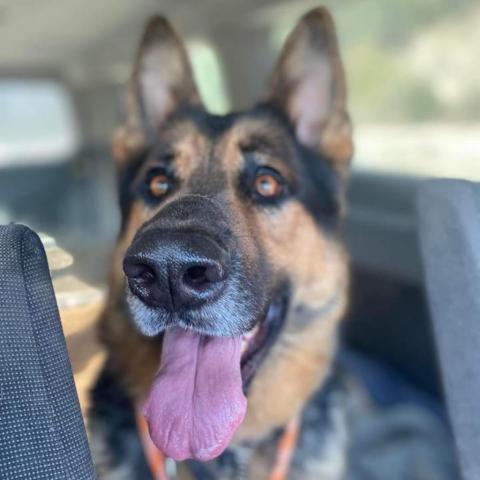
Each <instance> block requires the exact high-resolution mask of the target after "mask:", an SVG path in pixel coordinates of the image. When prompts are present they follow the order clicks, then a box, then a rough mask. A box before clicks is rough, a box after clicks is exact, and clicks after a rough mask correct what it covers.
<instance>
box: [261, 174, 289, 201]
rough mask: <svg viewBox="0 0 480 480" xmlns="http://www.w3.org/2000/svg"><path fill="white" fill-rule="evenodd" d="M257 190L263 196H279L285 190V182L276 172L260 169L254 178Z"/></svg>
mask: <svg viewBox="0 0 480 480" xmlns="http://www.w3.org/2000/svg"><path fill="white" fill-rule="evenodd" d="M253 186H254V189H255V192H256V193H257V194H258V195H260V196H261V197H263V198H275V197H279V196H280V195H281V194H282V193H283V190H284V187H283V183H282V182H281V181H280V179H279V178H278V175H277V174H276V172H275V173H274V172H273V171H270V170H269V169H268V170H267V169H260V170H259V171H258V172H257V175H256V177H255V180H254V184H253Z"/></svg>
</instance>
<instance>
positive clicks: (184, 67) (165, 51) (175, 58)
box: [127, 17, 200, 132]
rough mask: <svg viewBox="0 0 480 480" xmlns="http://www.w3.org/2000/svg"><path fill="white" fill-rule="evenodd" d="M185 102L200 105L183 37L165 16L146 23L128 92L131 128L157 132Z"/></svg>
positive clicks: (128, 113) (129, 124) (129, 123)
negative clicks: (181, 38)
mask: <svg viewBox="0 0 480 480" xmlns="http://www.w3.org/2000/svg"><path fill="white" fill-rule="evenodd" d="M183 103H200V99H199V95H198V91H197V87H196V86H195V81H194V78H193V73H192V67H191V65H190V61H189V59H188V55H187V51H186V49H185V47H184V45H183V43H182V41H181V40H180V37H179V36H178V34H177V33H176V32H175V30H174V29H173V28H172V27H171V25H170V24H169V23H168V21H167V20H166V19H165V18H163V17H153V18H152V19H150V21H149V22H148V23H147V26H146V28H145V31H144V33H143V37H142V40H141V42H140V47H139V49H138V52H137V56H136V60H135V64H134V68H133V74H132V77H131V79H130V84H129V92H128V104H127V108H128V112H127V115H128V122H127V123H128V126H130V127H138V126H141V127H143V128H144V129H146V130H147V132H149V131H150V132H155V131H156V130H157V129H158V128H159V127H161V126H162V124H163V123H164V122H165V120H166V119H167V118H168V116H169V115H170V114H171V113H172V112H174V111H175V110H176V109H177V108H178V107H179V106H180V105H181V104H183Z"/></svg>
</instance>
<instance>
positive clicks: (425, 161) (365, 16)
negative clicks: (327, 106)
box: [272, 0, 480, 180]
mask: <svg viewBox="0 0 480 480" xmlns="http://www.w3.org/2000/svg"><path fill="white" fill-rule="evenodd" d="M327 4H329V6H330V7H331V8H332V10H333V13H334V16H335V20H336V23H337V27H338V30H339V35H340V41H341V48H342V54H343V59H344V63H345V69H346V73H347V77H348V84H349V103H350V108H351V113H352V116H353V120H354V127H355V147H356V155H355V163H354V166H355V168H357V169H371V170H376V171H385V172H390V173H401V174H412V175H426V176H449V177H458V178H468V179H474V180H480V69H479V68H478V59H479V58H480V28H479V25H480V3H479V2H478V1H475V0H458V1H451V0H425V1H418V0H384V1H382V2H378V1H377V0H364V1H362V2H353V1H349V2H341V4H340V2H333V1H332V2H327ZM289 28H291V24H290V22H289V21H285V22H284V24H281V25H278V27H277V29H276V30H275V31H274V32H272V33H273V35H272V39H273V41H274V42H275V45H276V48H279V46H280V42H281V41H283V38H284V36H285V35H286V33H287V31H288V29H289Z"/></svg>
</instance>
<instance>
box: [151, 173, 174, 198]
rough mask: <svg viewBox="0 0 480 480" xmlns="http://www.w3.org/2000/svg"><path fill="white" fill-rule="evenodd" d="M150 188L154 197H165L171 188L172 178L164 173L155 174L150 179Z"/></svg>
mask: <svg viewBox="0 0 480 480" xmlns="http://www.w3.org/2000/svg"><path fill="white" fill-rule="evenodd" d="M149 188H150V193H151V194H152V195H153V196H154V197H156V198H159V197H163V196H164V195H166V194H167V193H168V191H169V190H170V179H169V178H168V177H167V176H166V175H164V174H158V175H155V176H153V177H152V178H151V179H150V182H149Z"/></svg>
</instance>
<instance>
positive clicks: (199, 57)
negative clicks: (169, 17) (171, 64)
mask: <svg viewBox="0 0 480 480" xmlns="http://www.w3.org/2000/svg"><path fill="white" fill-rule="evenodd" d="M188 52H189V56H190V60H191V62H192V68H193V70H194V72H195V80H196V83H197V85H198V89H199V90H200V95H201V97H202V99H203V101H204V102H205V105H206V106H207V108H208V110H209V111H211V112H212V113H217V114H222V113H226V112H227V111H228V110H230V102H229V97H228V92H227V87H226V85H225V75H224V72H223V68H222V64H221V62H220V59H219V57H218V55H217V52H216V51H215V49H214V48H213V47H212V46H211V45H210V44H209V43H207V42H205V41H203V40H192V41H190V42H188Z"/></svg>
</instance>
